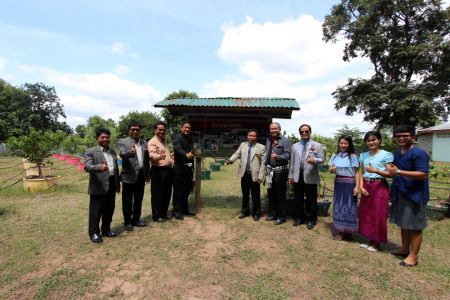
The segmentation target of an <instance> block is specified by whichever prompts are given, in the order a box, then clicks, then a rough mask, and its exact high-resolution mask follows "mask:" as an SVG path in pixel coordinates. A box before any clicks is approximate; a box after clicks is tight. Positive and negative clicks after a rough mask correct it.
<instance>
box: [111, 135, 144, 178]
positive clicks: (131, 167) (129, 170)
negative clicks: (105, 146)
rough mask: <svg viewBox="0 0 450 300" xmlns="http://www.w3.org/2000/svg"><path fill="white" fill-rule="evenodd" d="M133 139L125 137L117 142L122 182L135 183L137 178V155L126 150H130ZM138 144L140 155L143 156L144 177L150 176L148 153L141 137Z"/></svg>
mask: <svg viewBox="0 0 450 300" xmlns="http://www.w3.org/2000/svg"><path fill="white" fill-rule="evenodd" d="M133 144H134V141H133V139H132V138H131V137H126V138H124V139H121V140H119V142H117V147H118V148H119V155H120V157H121V158H122V174H121V179H122V182H125V183H136V181H137V179H138V172H139V163H138V160H137V155H130V154H129V153H128V151H130V150H131V148H132V146H133ZM139 145H140V146H141V149H142V157H143V158H144V163H143V164H144V178H145V179H146V180H147V179H148V178H150V160H149V154H148V148H147V143H146V142H145V141H144V140H143V139H139Z"/></svg>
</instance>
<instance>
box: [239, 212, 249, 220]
mask: <svg viewBox="0 0 450 300" xmlns="http://www.w3.org/2000/svg"><path fill="white" fill-rule="evenodd" d="M248 216H249V215H248V214H246V213H243V212H241V213H240V214H239V219H243V218H245V217H248Z"/></svg>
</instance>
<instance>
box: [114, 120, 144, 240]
mask: <svg viewBox="0 0 450 300" xmlns="http://www.w3.org/2000/svg"><path fill="white" fill-rule="evenodd" d="M128 134H129V137H126V138H124V139H121V140H119V142H118V143H117V147H118V148H119V152H120V157H121V158H122V173H121V178H122V183H123V191H122V211H123V219H124V223H123V224H124V228H125V230H127V231H132V230H133V226H136V227H145V226H146V225H145V223H144V222H142V221H141V220H140V217H141V210H142V199H143V198H144V189H145V182H146V181H150V163H149V153H148V149H147V143H146V142H145V141H144V139H142V138H141V137H140V134H141V124H140V123H139V122H130V123H129V124H128Z"/></svg>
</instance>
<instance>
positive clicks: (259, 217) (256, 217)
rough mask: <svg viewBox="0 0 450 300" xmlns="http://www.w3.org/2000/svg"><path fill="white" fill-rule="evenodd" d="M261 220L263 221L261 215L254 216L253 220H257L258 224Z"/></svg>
mask: <svg viewBox="0 0 450 300" xmlns="http://www.w3.org/2000/svg"><path fill="white" fill-rule="evenodd" d="M259 219H261V216H260V215H254V216H253V220H255V221H256V222H258V221H259Z"/></svg>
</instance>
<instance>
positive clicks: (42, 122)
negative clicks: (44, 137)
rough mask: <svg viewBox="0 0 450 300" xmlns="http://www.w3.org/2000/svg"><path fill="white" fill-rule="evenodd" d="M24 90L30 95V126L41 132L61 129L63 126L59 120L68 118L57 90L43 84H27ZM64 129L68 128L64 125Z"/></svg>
mask: <svg viewBox="0 0 450 300" xmlns="http://www.w3.org/2000/svg"><path fill="white" fill-rule="evenodd" d="M23 90H24V91H25V92H26V93H27V95H28V101H29V106H28V108H29V110H30V111H29V115H28V121H29V123H30V126H31V127H33V128H35V129H39V130H57V129H60V128H61V124H60V123H59V121H58V119H59V118H60V117H63V118H66V115H65V113H64V110H63V105H62V104H61V103H60V99H59V97H58V95H56V91H55V88H54V87H49V86H46V85H45V84H43V83H34V84H30V83H25V84H24V86H23ZM66 125H67V124H66ZM62 128H66V127H65V126H64V125H62ZM66 129H67V128H66Z"/></svg>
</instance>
